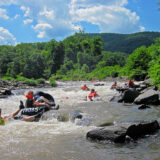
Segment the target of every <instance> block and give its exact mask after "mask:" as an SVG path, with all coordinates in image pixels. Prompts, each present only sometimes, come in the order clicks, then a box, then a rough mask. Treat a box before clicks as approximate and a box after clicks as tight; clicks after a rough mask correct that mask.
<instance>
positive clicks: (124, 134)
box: [86, 120, 160, 143]
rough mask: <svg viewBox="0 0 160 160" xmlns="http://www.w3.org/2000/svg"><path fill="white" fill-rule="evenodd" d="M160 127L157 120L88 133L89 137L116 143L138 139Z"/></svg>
mask: <svg viewBox="0 0 160 160" xmlns="http://www.w3.org/2000/svg"><path fill="white" fill-rule="evenodd" d="M159 129H160V126H159V123H158V122H157V121H156V120H155V121H153V122H150V123H140V124H137V125H135V124H134V125H130V126H129V127H120V126H119V127H118V126H108V127H104V128H99V129H95V130H92V131H89V132H88V133H87V135H86V137H87V139H91V140H94V141H111V142H114V143H125V142H126V141H128V139H129V138H130V140H131V139H132V140H137V139H139V138H142V137H145V135H150V134H153V133H155V132H156V131H158V130H159Z"/></svg>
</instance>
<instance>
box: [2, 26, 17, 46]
mask: <svg viewBox="0 0 160 160" xmlns="http://www.w3.org/2000/svg"><path fill="white" fill-rule="evenodd" d="M0 45H16V38H15V37H14V36H13V35H12V34H11V33H10V32H9V31H8V30H7V29H5V28H3V27H0Z"/></svg>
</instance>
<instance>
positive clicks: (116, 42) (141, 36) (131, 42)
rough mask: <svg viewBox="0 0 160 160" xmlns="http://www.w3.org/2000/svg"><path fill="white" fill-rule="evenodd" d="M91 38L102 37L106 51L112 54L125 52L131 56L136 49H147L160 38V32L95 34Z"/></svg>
mask: <svg viewBox="0 0 160 160" xmlns="http://www.w3.org/2000/svg"><path fill="white" fill-rule="evenodd" d="M89 36H90V37H94V36H100V37H102V40H103V43H104V50H106V51H111V52H117V51H118V52H124V53H127V54H131V53H132V52H133V51H134V50H135V49H136V48H138V47H140V46H142V45H144V46H146V47H148V46H150V45H151V44H152V43H154V40H155V39H156V38H158V37H160V32H139V33H133V34H116V33H93V34H89Z"/></svg>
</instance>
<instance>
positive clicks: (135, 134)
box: [126, 121, 160, 140]
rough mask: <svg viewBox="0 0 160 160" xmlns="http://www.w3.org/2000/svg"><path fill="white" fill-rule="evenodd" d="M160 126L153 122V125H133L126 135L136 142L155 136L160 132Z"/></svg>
mask: <svg viewBox="0 0 160 160" xmlns="http://www.w3.org/2000/svg"><path fill="white" fill-rule="evenodd" d="M159 128H160V126H159V123H158V121H153V122H151V123H144V124H138V125H135V124H134V125H131V126H130V127H128V129H127V131H126V135H128V136H129V137H131V138H132V139H134V140H137V139H138V138H141V137H143V136H145V135H149V134H153V133H154V132H156V131H157V130H159Z"/></svg>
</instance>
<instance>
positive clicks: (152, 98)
mask: <svg viewBox="0 0 160 160" xmlns="http://www.w3.org/2000/svg"><path fill="white" fill-rule="evenodd" d="M134 103H135V104H152V105H158V104H160V101H159V92H158V91H155V90H153V89H149V90H147V91H146V92H144V93H142V94H140V95H139V96H138V97H137V98H136V99H135V100H134Z"/></svg>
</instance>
